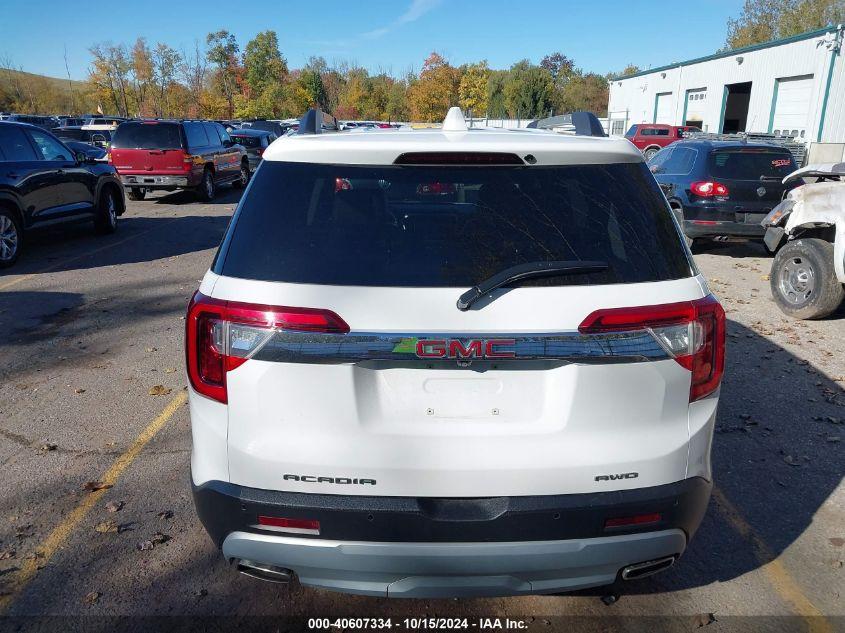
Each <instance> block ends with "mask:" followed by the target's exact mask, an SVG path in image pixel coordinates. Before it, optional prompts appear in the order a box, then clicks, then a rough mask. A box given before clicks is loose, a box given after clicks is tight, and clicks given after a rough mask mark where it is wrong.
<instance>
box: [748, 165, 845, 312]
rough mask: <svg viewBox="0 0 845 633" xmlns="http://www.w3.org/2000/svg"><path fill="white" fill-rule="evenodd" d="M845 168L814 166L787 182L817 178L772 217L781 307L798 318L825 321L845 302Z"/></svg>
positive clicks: (769, 229)
mask: <svg viewBox="0 0 845 633" xmlns="http://www.w3.org/2000/svg"><path fill="white" fill-rule="evenodd" d="M843 177H845V163H826V164H816V165H808V166H807V167H803V168H802V169H799V170H797V171H794V172H792V173H791V174H789V175H788V176H786V177H785V178H784V179H783V182H784V183H788V182H790V181H794V180H796V179H801V178H816V179H817V180H816V182H813V183H808V184H805V185H803V186H801V187H797V188H795V189H793V190H791V191H790V192H789V194H788V195H787V197H786V198H785V199H784V200H783V201H782V202H781V203H780V204H779V205H777V206H776V207H775V208H774V209H772V211H771V213H769V215H767V216H766V218H765V219H764V220H763V222H762V224H763V226H765V227H766V235H765V238H764V240H765V243H766V246H767V247H768V248H769V250H770V251H771V252H775V251H776V254H775V258H774V261H773V262H772V272H771V275H770V284H771V288H772V295H773V296H774V299H775V302H776V303H777V304H778V307H779V308H780V309H781V310H782V311H783V312H784V313H785V314H787V315H788V316H791V317H794V318H797V319H821V318H823V317H826V316H828V315H829V314H831V313H832V312H834V311H835V310H836V309H837V308H838V307H839V305H840V304H841V303H842V300H843V298H845V286H843V284H845V180H843Z"/></svg>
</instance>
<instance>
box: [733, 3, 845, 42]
mask: <svg viewBox="0 0 845 633" xmlns="http://www.w3.org/2000/svg"><path fill="white" fill-rule="evenodd" d="M843 21H845V0H745V3H744V4H743V5H742V13H741V14H740V16H739V17H738V18H736V19H733V18H731V19H729V20H728V36H727V41H726V47H727V48H729V49H733V48H741V47H743V46H749V45H751V44H759V43H761V42H767V41H769V40H773V39H776V38H781V37H789V36H790V35H796V34H798V33H803V32H805V31H811V30H813V29H818V28H821V27H823V26H827V25H828V24H839V23H842V22H843Z"/></svg>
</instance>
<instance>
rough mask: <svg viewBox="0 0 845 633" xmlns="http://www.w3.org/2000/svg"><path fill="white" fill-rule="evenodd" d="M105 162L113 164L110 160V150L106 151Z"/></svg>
mask: <svg viewBox="0 0 845 633" xmlns="http://www.w3.org/2000/svg"><path fill="white" fill-rule="evenodd" d="M106 162H107V163H108V164H109V165H114V163H113V162H112V159H111V152H106Z"/></svg>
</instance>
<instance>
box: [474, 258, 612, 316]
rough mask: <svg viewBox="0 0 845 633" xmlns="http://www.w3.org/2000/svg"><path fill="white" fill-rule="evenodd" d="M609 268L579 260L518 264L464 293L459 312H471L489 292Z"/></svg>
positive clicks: (596, 262) (602, 263)
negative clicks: (523, 283) (475, 304)
mask: <svg viewBox="0 0 845 633" xmlns="http://www.w3.org/2000/svg"><path fill="white" fill-rule="evenodd" d="M607 268H608V266H607V262H599V261H577V260H576V261H553V262H528V263H525V264H517V265H516V266H511V267H510V268H505V269H504V270H503V271H501V272H498V273H496V274H495V275H493V276H492V277H489V278H487V279H485V280H484V281H482V282H481V283H479V284H478V285H476V286H473V287H472V288H470V289H469V290H467V291H466V292H465V293H463V294H462V295H461V296H460V297H458V303H457V306H458V310H461V311H462V312H465V311H466V310H469V308H470V306H472V304H473V303H475V302H476V301H478V300H479V299H480V298H481V297H483V296H484V295H486V294H487V293H488V292H491V291H493V290H495V289H496V288H501V287H502V286H506V285H508V284H512V283H515V282H518V281H523V280H525V279H534V278H536V277H555V276H557V275H587V274H589V273H600V272H603V271H605V270H607Z"/></svg>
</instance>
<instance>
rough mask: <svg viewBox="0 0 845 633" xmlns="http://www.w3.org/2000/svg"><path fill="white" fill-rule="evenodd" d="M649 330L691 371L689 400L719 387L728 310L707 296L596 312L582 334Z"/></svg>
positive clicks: (723, 370)
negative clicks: (678, 301) (691, 299)
mask: <svg viewBox="0 0 845 633" xmlns="http://www.w3.org/2000/svg"><path fill="white" fill-rule="evenodd" d="M636 330H647V331H648V332H649V333H650V334H651V335H652V336H653V337H654V338H655V340H656V341H657V342H658V343H659V344H660V345H661V346H662V347H663V349H665V350H666V352H667V353H668V354H669V355H670V356H671V357H672V358H674V359H675V360H676V361H677V362H678V364H680V365H681V366H682V367H684V368H685V369H688V370H689V371H690V372H692V379H691V383H690V395H689V400H690V402H693V401H695V400H699V399H700V398H703V397H704V396H707V395H709V394H711V393H713V392H714V391H716V389H717V388H718V387H719V382H720V381H721V380H722V374H724V372H725V311H724V310H723V309H722V306H721V305H719V302H718V301H716V299H715V298H714V297H713V295H708V296H706V297H704V298H703V299H697V300H696V301H683V302H680V303H669V304H664V305H656V306H639V307H633V308H609V309H605V310H596V311H595V312H593V313H592V314H590V315H589V316H588V317H587V318H586V319H584V321H583V323H581V325H580V326H579V327H578V331H579V332H581V333H582V334H602V333H608V332H631V331H636Z"/></svg>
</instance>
